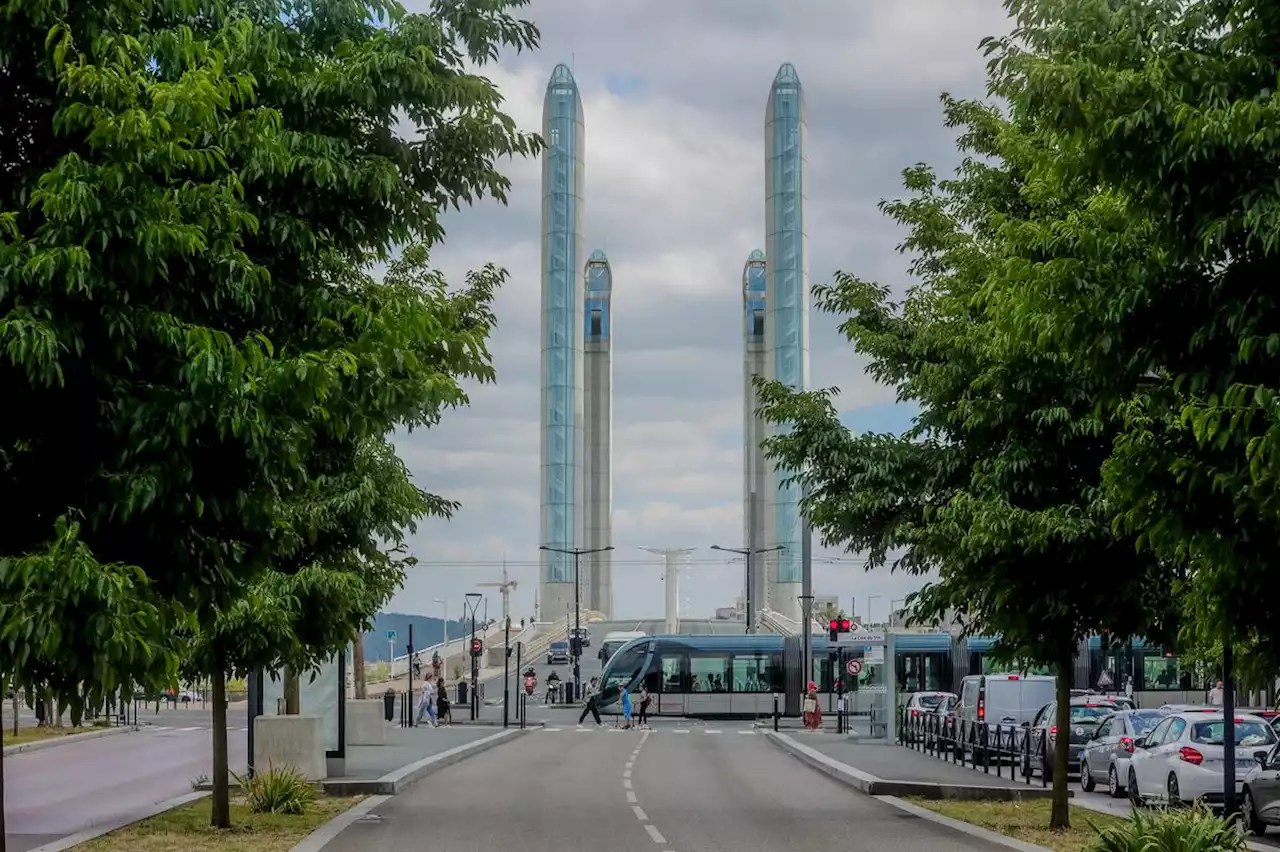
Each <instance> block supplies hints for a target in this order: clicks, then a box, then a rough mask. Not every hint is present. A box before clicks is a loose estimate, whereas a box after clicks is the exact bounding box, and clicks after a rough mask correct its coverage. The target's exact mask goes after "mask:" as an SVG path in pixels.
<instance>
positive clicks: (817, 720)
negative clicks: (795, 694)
mask: <svg viewBox="0 0 1280 852" xmlns="http://www.w3.org/2000/svg"><path fill="white" fill-rule="evenodd" d="M803 709H804V727H805V730H807V731H816V730H818V729H820V728H821V727H822V710H820V709H819V708H818V685H817V684H816V683H814V682H813V681H809V688H808V691H806V692H805V694H804V705H803Z"/></svg>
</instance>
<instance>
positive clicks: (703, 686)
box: [689, 654, 729, 692]
mask: <svg viewBox="0 0 1280 852" xmlns="http://www.w3.org/2000/svg"><path fill="white" fill-rule="evenodd" d="M728 668H729V659H728V658H727V657H725V656H722V655H719V654H717V655H714V656H705V657H700V656H694V655H692V654H690V655H689V675H690V679H691V680H692V684H691V685H692V687H693V691H694V692H728V691H729V686H728V683H729V677H728V675H729V672H728V671H727V670H728Z"/></svg>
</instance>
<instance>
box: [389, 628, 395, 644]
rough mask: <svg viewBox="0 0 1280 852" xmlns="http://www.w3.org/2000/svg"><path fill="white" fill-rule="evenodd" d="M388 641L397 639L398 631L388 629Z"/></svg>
mask: <svg viewBox="0 0 1280 852" xmlns="http://www.w3.org/2000/svg"><path fill="white" fill-rule="evenodd" d="M387 641H388V642H394V641H396V632H395V631H394V630H388V631H387Z"/></svg>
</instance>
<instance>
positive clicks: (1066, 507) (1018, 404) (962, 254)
mask: <svg viewBox="0 0 1280 852" xmlns="http://www.w3.org/2000/svg"><path fill="white" fill-rule="evenodd" d="M944 106H945V112H946V119H947V125H948V126H949V127H953V128H959V131H960V140H959V147H960V150H961V152H962V153H963V154H964V155H965V157H966V159H965V160H964V163H963V165H962V167H961V168H960V170H959V173H958V175H957V177H956V178H955V179H953V180H947V181H939V180H937V179H936V178H935V176H934V174H933V172H932V171H931V170H930V169H929V168H928V167H925V166H916V167H913V168H911V169H908V170H907V172H906V187H907V189H908V190H909V191H910V193H911V195H912V197H911V198H909V199H908V200H904V201H895V202H892V203H887V204H885V205H883V208H884V210H885V212H886V213H887V214H888V215H889V216H890V217H892V218H893V219H894V220H895V221H896V222H898V223H899V224H901V225H902V226H904V227H905V228H906V229H907V231H908V234H909V235H908V237H907V239H906V240H905V242H904V243H903V245H902V246H901V248H902V250H903V251H904V252H905V253H910V254H912V255H913V260H912V261H911V263H910V271H911V272H912V274H913V275H914V276H916V277H917V278H918V279H919V283H918V284H916V285H915V286H913V287H912V288H911V289H910V291H909V292H908V294H907V297H906V299H905V301H904V302H902V303H901V304H897V303H894V302H892V301H890V299H889V293H888V290H887V288H884V287H881V286H878V285H875V284H872V283H868V282H865V281H861V280H859V279H857V278H854V277H852V276H849V275H845V274H839V275H837V277H836V282H835V284H834V285H833V286H829V287H822V288H818V289H817V291H816V296H815V299H816V301H817V303H818V304H819V305H820V306H821V307H822V308H823V309H825V310H828V311H831V312H834V313H837V314H841V315H848V318H847V319H846V320H845V322H844V324H843V325H842V330H843V331H844V333H845V334H846V335H847V336H848V338H849V339H850V341H851V342H853V344H854V345H855V346H856V347H857V349H858V351H859V352H861V353H862V354H864V355H865V356H866V357H867V358H869V359H870V367H869V371H870V373H871V374H872V375H873V376H874V377H875V378H877V379H879V380H880V381H883V382H886V383H888V384H890V385H893V386H894V387H896V388H897V390H898V396H899V399H901V400H903V401H910V402H914V403H915V404H917V405H918V406H919V413H918V415H917V416H916V419H915V423H914V426H913V428H912V429H910V430H909V431H908V432H907V433H906V434H904V435H903V436H901V437H895V436H891V435H875V434H866V435H854V434H851V433H850V432H849V430H847V429H846V428H845V427H844V426H843V425H841V423H840V421H839V419H838V417H837V411H836V409H835V407H834V405H833V403H832V396H833V392H832V391H815V392H808V393H800V392H796V391H793V390H791V389H788V388H786V387H784V386H782V385H780V384H778V383H776V382H775V383H768V382H759V383H758V386H759V389H760V395H761V399H762V414H763V416H764V417H765V418H766V419H767V420H768V421H770V422H772V423H774V424H777V425H779V426H782V427H785V428H784V429H783V430H782V432H781V434H779V435H778V436H776V437H773V438H771V439H769V440H768V441H767V443H766V447H767V452H768V454H769V456H770V457H771V458H772V459H774V460H775V462H777V463H779V466H780V467H782V468H783V469H787V470H793V471H799V473H798V474H797V479H798V480H799V482H800V483H801V484H802V485H803V486H804V489H805V492H806V494H807V495H808V496H807V498H806V502H805V510H806V512H807V514H808V516H809V518H810V519H811V521H812V523H813V525H814V527H815V528H816V529H817V530H819V531H820V533H821V536H822V540H823V543H824V544H826V545H827V546H841V547H844V548H846V549H848V550H851V551H857V552H865V553H866V554H867V555H868V557H869V558H868V568H874V567H880V566H884V565H886V564H887V565H889V566H890V567H891V568H893V569H898V570H905V571H908V572H912V573H917V574H921V573H925V572H927V571H937V572H938V579H937V581H936V582H933V583H931V584H928V585H926V586H925V588H924V589H923V590H922V591H921V592H919V593H917V594H915V595H912V596H911V597H910V598H909V604H910V605H911V606H912V607H913V609H914V612H915V613H916V616H917V617H918V618H920V619H921V620H924V621H931V620H934V619H941V618H944V617H945V616H947V615H948V614H949V613H952V612H954V613H957V614H959V616H960V617H961V618H962V619H963V621H964V624H965V629H967V630H969V631H982V632H987V633H994V634H998V635H999V636H1000V642H1001V646H1000V647H1001V651H1002V653H1003V654H1004V656H1005V658H1006V659H1008V660H1012V659H1020V660H1025V661H1030V662H1036V663H1047V664H1051V665H1053V666H1055V668H1056V670H1057V674H1058V719H1057V724H1058V726H1059V728H1062V729H1066V728H1067V727H1068V724H1067V719H1068V712H1069V707H1068V705H1069V700H1068V699H1069V696H1070V693H1069V690H1070V687H1071V681H1072V675H1073V671H1074V659H1075V656H1076V653H1077V649H1078V648H1079V645H1080V642H1081V641H1082V640H1083V639H1084V638H1085V637H1086V636H1088V635H1089V634H1091V633H1095V632H1098V631H1100V630H1103V629H1106V630H1109V631H1110V632H1111V633H1112V635H1113V636H1117V637H1126V636H1135V635H1146V636H1151V635H1153V634H1156V633H1157V628H1158V627H1160V625H1161V623H1162V621H1163V619H1165V618H1167V616H1168V610H1169V604H1168V601H1167V590H1168V586H1167V584H1166V583H1162V582H1161V578H1162V577H1163V569H1162V567H1161V566H1160V565H1159V564H1158V563H1157V562H1156V561H1155V560H1154V559H1152V558H1150V557H1147V556H1142V555H1138V554H1137V552H1136V550H1135V547H1134V542H1133V541H1132V540H1127V539H1124V538H1117V537H1116V536H1115V535H1114V534H1113V533H1112V530H1111V528H1110V514H1109V512H1108V509H1107V507H1106V506H1105V505H1103V504H1102V502H1101V488H1100V480H1101V465H1102V462H1103V461H1104V460H1105V459H1106V458H1107V456H1108V454H1109V452H1110V449H1111V444H1112V439H1113V437H1114V434H1115V429H1116V423H1115V422H1114V420H1113V419H1112V418H1109V417H1108V416H1106V415H1105V414H1100V413H1098V412H1097V410H1096V405H1095V397H1094V392H1093V387H1092V383H1091V380H1090V378H1089V376H1088V374H1087V373H1086V372H1084V371H1082V370H1080V369H1078V367H1077V366H1076V365H1075V364H1074V363H1073V362H1071V361H1070V360H1069V359H1067V358H1064V357H1062V356H1061V355H1059V354H1057V353H1055V352H1052V351H1045V350H1042V349H1040V348H1038V347H1035V346H1030V345H1027V344H1026V343H1025V342H1024V341H1023V340H1022V339H1021V338H1020V337H1019V336H1017V335H1014V334H1011V333H1009V331H1008V330H1007V329H1006V328H1005V327H1004V326H1003V325H1002V317H1001V316H1000V315H999V314H994V313H993V312H992V310H991V299H990V297H989V295H988V293H989V291H991V290H993V289H994V290H996V291H1000V290H1003V289H1006V288H1016V287H1018V286H1020V281H1021V279H1022V277H1023V276H1024V275H1025V274H1027V267H1028V266H1029V264H1031V263H1032V262H1033V261H1035V262H1044V261H1046V260H1048V259H1049V257H1047V256H1042V257H1041V258H1038V259H1036V258H1030V257H1027V256H1024V255H1022V254H1020V253H1019V251H1018V249H1019V248H1020V244H1019V242H1018V241H1017V240H1014V239H1011V238H1010V233H1017V232H1018V231H1020V230H1022V229H1033V230H1035V229H1039V228H1045V227H1053V226H1055V225H1056V224H1057V223H1059V222H1061V221H1062V220H1064V219H1069V218H1071V217H1074V216H1078V215H1081V213H1082V211H1084V210H1086V209H1087V204H1088V202H1089V201H1090V200H1091V198H1092V193H1091V192H1090V191H1087V190H1083V191H1080V192H1077V193H1073V194H1054V195H1049V196H1045V195H1043V194H1042V193H1041V188H1040V186H1039V185H1037V184H1035V183H1032V182H1030V181H1029V180H1028V177H1027V176H1028V174H1029V173H1030V171H1031V170H1032V169H1033V168H1035V167H1036V166H1037V165H1039V164H1040V163H1041V162H1042V161H1043V160H1044V159H1046V158H1049V157H1051V156H1052V154H1051V152H1048V151H1046V150H1045V149H1043V148H1040V147H1038V146H1037V145H1035V144H1034V142H1033V139H1032V138H1031V137H1030V135H1029V134H1028V132H1027V131H1028V128H1027V127H1026V126H1025V125H1024V124H1022V123H1020V122H1018V121H1015V120H1009V119H1006V118H1005V117H1003V116H1002V115H1001V114H1000V113H999V112H997V111H996V110H995V109H993V108H990V107H987V106H984V105H982V104H980V103H975V102H968V101H955V100H952V99H950V98H944ZM1066 746H1067V740H1066V738H1065V737H1063V738H1059V740H1058V741H1057V751H1056V754H1055V760H1054V766H1055V770H1056V771H1055V773H1054V778H1053V792H1054V806H1053V811H1052V818H1051V825H1052V826H1053V827H1055V828H1057V827H1065V826H1067V825H1068V824H1069V816H1068V810H1067V797H1068V791H1067V777H1066V766H1067V750H1066Z"/></svg>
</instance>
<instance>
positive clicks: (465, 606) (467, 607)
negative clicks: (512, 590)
mask: <svg viewBox="0 0 1280 852" xmlns="http://www.w3.org/2000/svg"><path fill="white" fill-rule="evenodd" d="M481 597H483V596H482V595H481V594H480V593H479V592H467V594H466V597H465V598H464V599H463V603H462V614H463V616H464V617H465V616H466V614H467V613H468V612H470V613H471V648H474V647H475V645H476V610H477V609H479V608H480V598H481ZM468 650H470V649H468ZM479 675H480V658H479V657H477V656H475V654H474V653H472V655H471V695H469V696H468V698H470V699H471V700H470V702H469V703H470V704H471V721H473V722H474V721H475V720H476V715H477V710H478V709H479V702H478V701H477V700H476V681H477V680H479Z"/></svg>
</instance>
